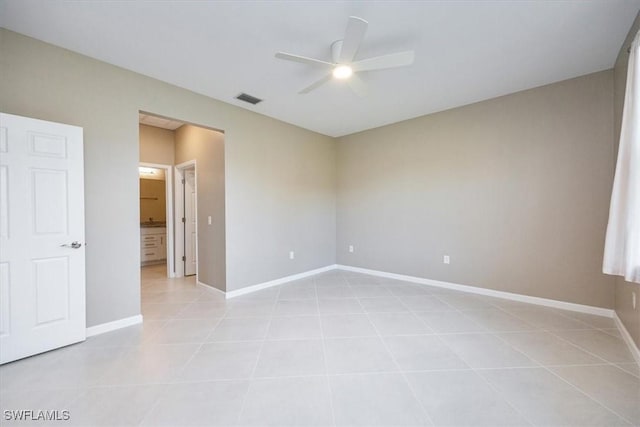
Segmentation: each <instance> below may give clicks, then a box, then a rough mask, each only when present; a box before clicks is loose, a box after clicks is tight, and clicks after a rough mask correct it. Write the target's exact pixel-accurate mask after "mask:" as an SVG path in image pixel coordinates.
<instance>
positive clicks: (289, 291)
mask: <svg viewBox="0 0 640 427" xmlns="http://www.w3.org/2000/svg"><path fill="white" fill-rule="evenodd" d="M285 286H286V287H284V288H282V289H281V290H280V294H279V295H278V299H279V300H299V299H316V287H315V285H313V286H305V285H285Z"/></svg>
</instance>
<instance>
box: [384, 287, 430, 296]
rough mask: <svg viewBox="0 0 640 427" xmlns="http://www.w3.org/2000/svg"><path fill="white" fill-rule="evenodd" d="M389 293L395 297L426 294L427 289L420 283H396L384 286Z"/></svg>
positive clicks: (427, 292)
mask: <svg viewBox="0 0 640 427" xmlns="http://www.w3.org/2000/svg"><path fill="white" fill-rule="evenodd" d="M385 287H386V288H387V289H389V291H391V293H392V294H393V295H395V296H397V297H402V296H415V295H428V294H429V293H430V292H429V289H427V288H426V287H424V286H421V285H397V286H393V285H391V286H389V285H387V286H385Z"/></svg>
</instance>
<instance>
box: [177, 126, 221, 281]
mask: <svg viewBox="0 0 640 427" xmlns="http://www.w3.org/2000/svg"><path fill="white" fill-rule="evenodd" d="M175 135H176V138H175V141H176V144H175V161H176V164H180V163H184V162H186V161H189V160H195V161H196V174H197V175H196V181H197V186H198V189H197V191H198V192H197V198H198V281H200V282H202V283H204V284H206V285H209V286H213V287H216V288H218V289H220V290H222V291H224V290H225V289H226V271H225V204H224V200H225V197H224V193H225V191H224V134H223V133H221V132H216V131H213V130H209V129H204V128H201V127H197V126H191V125H183V126H181V127H179V128H178V129H176V133H175ZM208 216H211V224H210V225H209V224H208V222H207V217H208Z"/></svg>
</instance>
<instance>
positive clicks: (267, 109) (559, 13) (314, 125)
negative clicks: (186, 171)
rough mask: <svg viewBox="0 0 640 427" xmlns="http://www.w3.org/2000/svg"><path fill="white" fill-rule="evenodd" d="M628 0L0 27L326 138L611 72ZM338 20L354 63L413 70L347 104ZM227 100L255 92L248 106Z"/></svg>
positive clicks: (391, 76) (216, 9) (332, 7)
mask: <svg viewBox="0 0 640 427" xmlns="http://www.w3.org/2000/svg"><path fill="white" fill-rule="evenodd" d="M639 8H640V0H567V1H563V0H557V1H544V0H538V1H527V0H512V1H506V0H502V1H483V0H475V1H406V2H405V1H386V2H385V1H378V2H369V1H367V2H365V1H347V2H345V1H331V2H325V1H291V2H287V1H278V2H275V1H260V2H259V1H236V2H232V1H215V2H214V1H185V0H183V1H119V2H114V1H60V0H49V1H39V0H0V25H1V26H3V27H5V28H8V29H10V30H13V31H16V32H19V33H23V34H26V35H29V36H31V37H35V38H37V39H40V40H44V41H46V42H49V43H52V44H55V45H58V46H62V47H65V48H67V49H70V50H73V51H76V52H80V53H82V54H85V55H88V56H91V57H94V58H97V59H100V60H103V61H105V62H108V63H111V64H114V65H118V66H120V67H124V68H127V69H130V70H133V71H136V72H139V73H142V74H146V75H148V76H152V77H155V78H157V79H160V80H163V81H166V82H169V83H173V84H175V85H178V86H181V87H184V88H187V89H190V90H192V91H195V92H198V93H201V94H204V95H208V96H211V97H213V98H216V99H219V100H222V101H224V102H228V103H231V104H234V105H238V106H241V107H243V108H246V109H248V110H252V111H255V112H258V113H262V114H265V115H267V116H271V117H274V118H277V119H280V120H283V121H285V122H289V123H293V124H296V125H298V126H301V127H304V128H307V129H311V130H314V131H317V132H320V133H323V134H326V135H330V136H341V135H346V134H350V133H354V132H358V131H362V130H365V129H370V128H373V127H378V126H382V125H385V124H388V123H393V122H397V121H400V120H405V119H409V118H412V117H417V116H420V115H424V114H428V113H433V112H436V111H441V110H445V109H449V108H453V107H456V106H460V105H465V104H469V103H473V102H477V101H480V100H484V99H488V98H493V97H496V96H500V95H504V94H507V93H512V92H515V91H519V90H523V89H527V88H532V87H536V86H540V85H544V84H548V83H552V82H555V81H560V80H564V79H567V78H571V77H576V76H580V75H584V74H588V73H591V72H595V71H600V70H604V69H608V68H611V67H612V66H613V63H614V61H615V58H616V55H617V53H618V50H619V48H620V46H621V44H622V42H623V40H624V38H625V35H626V34H627V32H628V31H629V28H630V26H631V23H632V22H633V19H634V18H635V16H636V13H637V12H638V9H639ZM350 15H355V16H359V17H361V18H364V19H366V20H368V21H369V30H368V32H367V34H366V36H365V38H364V42H363V44H362V46H361V49H360V51H359V53H358V55H357V56H356V59H359V58H366V57H370V56H374V55H381V54H386V53H391V52H395V51H400V50H408V49H414V50H415V51H416V61H415V64H414V66H412V67H409V68H400V69H393V70H382V71H375V72H373V71H372V72H366V73H361V76H362V79H363V80H365V81H366V82H367V84H368V86H369V94H368V96H367V97H365V98H359V97H357V96H356V95H354V94H353V92H352V91H351V90H349V88H348V87H347V86H346V85H345V84H344V82H337V81H332V82H330V83H329V84H327V85H324V86H322V87H321V88H319V89H318V90H316V91H314V92H312V93H310V94H308V95H298V94H297V92H298V91H299V90H300V89H302V88H303V87H305V86H307V85H308V84H310V83H312V82H313V81H315V80H317V79H318V78H320V77H321V76H322V75H323V72H324V70H322V69H318V68H314V67H310V66H306V65H304V64H297V63H293V62H288V61H282V60H278V59H276V58H274V54H275V52H277V51H285V52H290V53H295V54H300V55H304V56H310V57H315V58H319V59H325V60H329V59H330V49H329V47H330V44H331V42H333V41H334V40H337V39H340V38H342V35H343V33H344V29H345V26H346V23H347V18H348V16H350ZM240 92H246V93H248V94H250V95H253V96H256V97H259V98H263V99H264V102H262V103H260V104H258V105H256V106H251V105H249V104H246V103H243V102H241V101H238V100H235V99H234V97H235V96H236V95H238V94H239V93H240Z"/></svg>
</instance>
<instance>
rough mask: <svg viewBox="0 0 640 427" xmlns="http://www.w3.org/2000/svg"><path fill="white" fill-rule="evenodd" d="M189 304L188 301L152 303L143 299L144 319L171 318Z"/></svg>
mask: <svg viewBox="0 0 640 427" xmlns="http://www.w3.org/2000/svg"><path fill="white" fill-rule="evenodd" d="M188 305H189V303H188V302H174V303H163V304H151V303H147V302H145V301H144V300H143V302H142V316H143V318H144V320H154V319H156V320H157V319H171V318H173V317H175V316H177V315H178V313H180V312H181V311H182V310H184V309H185V307H187V306H188Z"/></svg>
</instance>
